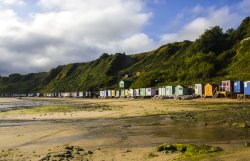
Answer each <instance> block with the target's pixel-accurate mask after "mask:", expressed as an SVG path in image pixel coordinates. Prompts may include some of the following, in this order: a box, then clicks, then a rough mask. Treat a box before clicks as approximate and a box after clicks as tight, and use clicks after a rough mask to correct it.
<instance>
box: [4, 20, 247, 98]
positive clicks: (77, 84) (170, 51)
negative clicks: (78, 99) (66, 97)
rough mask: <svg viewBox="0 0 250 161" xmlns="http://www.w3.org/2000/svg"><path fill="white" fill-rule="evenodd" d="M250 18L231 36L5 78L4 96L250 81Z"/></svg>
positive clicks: (207, 36)
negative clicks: (123, 84) (124, 84)
mask: <svg viewBox="0 0 250 161" xmlns="http://www.w3.org/2000/svg"><path fill="white" fill-rule="evenodd" d="M248 37H250V17H247V18H246V19H244V20H243V21H242V23H241V25H240V26H239V27H238V28H237V29H236V30H233V29H229V30H228V31H226V32H223V30H222V29H221V28H220V27H219V26H215V27H213V28H210V29H209V30H206V31H205V32H204V34H202V35H201V36H200V37H199V38H198V39H197V40H195V41H194V42H190V41H183V42H175V43H170V44H166V45H163V46H161V47H160V48H158V49H156V50H153V51H150V52H146V53H140V54H135V55H125V54H121V53H117V54H114V55H108V54H103V55H102V56H101V57H100V58H98V59H97V60H94V61H91V62H87V63H77V64H68V65H62V66H58V67H56V68H54V69H52V70H50V71H49V72H47V73H35V74H28V75H20V74H12V75H10V76H9V77H2V78H0V93H23V92H35V91H41V92H59V91H83V90H99V89H101V88H118V82H119V80H121V79H125V78H124V76H125V75H128V76H129V77H128V78H126V79H128V80H131V81H132V85H131V87H132V88H139V87H149V86H161V85H166V84H173V85H176V84H186V85H189V84H190V85H191V84H193V83H205V82H216V81H221V80H223V79H237V80H238V79H239V80H250V72H249V71H250V40H249V39H246V38H248Z"/></svg>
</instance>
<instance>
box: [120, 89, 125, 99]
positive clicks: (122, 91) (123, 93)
mask: <svg viewBox="0 0 250 161" xmlns="http://www.w3.org/2000/svg"><path fill="white" fill-rule="evenodd" d="M124 96H125V90H124V89H122V90H121V97H124Z"/></svg>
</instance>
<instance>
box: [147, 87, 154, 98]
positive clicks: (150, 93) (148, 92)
mask: <svg viewBox="0 0 250 161" xmlns="http://www.w3.org/2000/svg"><path fill="white" fill-rule="evenodd" d="M155 95H156V89H155V88H152V87H151V88H146V96H148V97H153V96H155Z"/></svg>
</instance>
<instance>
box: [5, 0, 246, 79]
mask: <svg viewBox="0 0 250 161" xmlns="http://www.w3.org/2000/svg"><path fill="white" fill-rule="evenodd" d="M249 8H250V0H1V1H0V19H1V22H0V33H1V34H0V54H1V56H0V74H1V75H8V74H10V73H22V74H25V73H30V72H40V71H47V70H49V69H50V68H52V67H56V66H57V65H60V64H67V63H74V62H85V61H90V60H94V59H96V58H98V57H99V56H100V55H101V54H102V53H110V54H112V53H116V52H126V53H127V54H134V53H139V52H144V51H149V50H153V49H155V48H157V47H159V46H161V45H163V44H166V43H171V42H176V41H183V40H191V41H194V40H195V39H197V38H198V37H199V36H200V35H201V34H202V33H203V32H204V30H205V29H209V28H210V27H213V26H216V25H219V26H221V27H223V29H224V30H227V29H229V28H235V27H237V26H238V25H239V24H240V22H241V21H242V20H243V19H244V18H245V17H246V16H249V15H250V10H249Z"/></svg>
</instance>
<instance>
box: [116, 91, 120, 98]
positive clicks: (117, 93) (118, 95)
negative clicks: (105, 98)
mask: <svg viewBox="0 0 250 161" xmlns="http://www.w3.org/2000/svg"><path fill="white" fill-rule="evenodd" d="M120 96H121V94H120V91H119V90H117V91H115V97H117V98H118V97H120Z"/></svg>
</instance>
